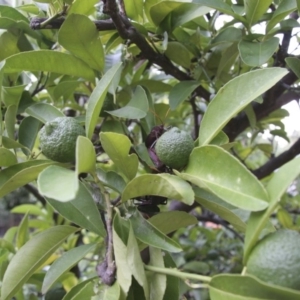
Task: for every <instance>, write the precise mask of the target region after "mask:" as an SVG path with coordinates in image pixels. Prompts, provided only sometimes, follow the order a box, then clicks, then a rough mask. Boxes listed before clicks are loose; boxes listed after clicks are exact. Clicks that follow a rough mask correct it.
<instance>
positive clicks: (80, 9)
mask: <svg viewBox="0 0 300 300" xmlns="http://www.w3.org/2000/svg"><path fill="white" fill-rule="evenodd" d="M97 3H98V0H89V1H80V0H75V1H73V3H72V5H71V7H70V10H69V11H68V13H69V14H82V15H87V16H89V15H90V14H92V13H93V12H94V11H95V5H96V4H97Z"/></svg>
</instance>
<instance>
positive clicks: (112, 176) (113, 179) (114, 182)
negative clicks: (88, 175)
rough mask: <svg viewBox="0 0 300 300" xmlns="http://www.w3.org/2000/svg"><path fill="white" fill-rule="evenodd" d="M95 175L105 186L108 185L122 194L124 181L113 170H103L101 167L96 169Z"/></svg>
mask: <svg viewBox="0 0 300 300" xmlns="http://www.w3.org/2000/svg"><path fill="white" fill-rule="evenodd" d="M97 176H98V178H99V179H100V181H101V182H102V183H103V184H104V185H105V186H108V187H109V188H111V189H113V190H115V191H116V192H118V193H119V194H122V192H123V190H124V188H125V186H126V182H125V180H124V179H123V177H122V176H121V175H119V174H118V173H116V172H113V171H108V172H105V171H103V170H102V169H97Z"/></svg>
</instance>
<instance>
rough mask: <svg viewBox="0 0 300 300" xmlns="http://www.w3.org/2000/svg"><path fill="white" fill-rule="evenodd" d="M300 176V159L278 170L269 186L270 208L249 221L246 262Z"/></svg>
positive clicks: (245, 249) (253, 214)
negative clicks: (273, 215) (283, 199)
mask: <svg viewBox="0 0 300 300" xmlns="http://www.w3.org/2000/svg"><path fill="white" fill-rule="evenodd" d="M299 174H300V157H297V158H294V159H293V160H291V161H290V162H288V163H286V164H285V165H283V166H282V167H281V168H280V169H278V170H277V171H276V172H275V173H274V175H273V177H272V178H271V179H270V181H269V182H268V185H267V191H268V194H269V197H270V204H269V207H268V208H267V209H266V210H264V211H261V212H256V213H252V214H251V215H250V218H249V220H248V224H247V230H246V237H245V246H244V262H246V261H247V259H248V256H249V254H250V253H251V250H252V249H253V247H254V246H255V244H256V242H257V241H258V239H259V237H260V234H261V232H262V230H263V229H264V228H265V227H266V226H267V224H268V220H269V218H270V216H271V214H272V213H273V212H274V211H275V209H276V208H277V205H278V203H279V201H280V198H281V197H282V195H283V193H284V192H285V191H286V190H287V188H288V187H289V186H290V184H291V183H292V182H293V180H295V178H296V177H297V176H299Z"/></svg>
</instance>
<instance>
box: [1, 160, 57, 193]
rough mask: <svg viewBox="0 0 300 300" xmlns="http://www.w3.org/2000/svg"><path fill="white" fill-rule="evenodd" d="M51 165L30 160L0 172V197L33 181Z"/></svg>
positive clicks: (51, 163) (42, 161)
mask: <svg viewBox="0 0 300 300" xmlns="http://www.w3.org/2000/svg"><path fill="white" fill-rule="evenodd" d="M53 164H55V163H54V162H51V161H49V160H31V161H27V162H23V163H19V164H17V165H13V166H10V167H8V168H6V169H4V170H1V171H0V197H3V196H5V195H6V194H8V193H10V192H12V191H14V190H15V189H17V188H19V187H21V186H23V185H25V184H27V183H29V182H31V181H33V180H35V179H36V178H37V176H38V175H39V173H40V172H41V171H42V170H44V169H45V168H47V167H48V166H50V165H53Z"/></svg>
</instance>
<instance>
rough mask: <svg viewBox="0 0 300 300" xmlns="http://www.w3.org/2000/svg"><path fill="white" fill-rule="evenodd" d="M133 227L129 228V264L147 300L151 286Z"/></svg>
mask: <svg viewBox="0 0 300 300" xmlns="http://www.w3.org/2000/svg"><path fill="white" fill-rule="evenodd" d="M134 234H135V233H134V232H133V229H132V226H130V227H129V235H128V242H127V263H128V266H129V268H130V270H131V273H132V275H133V277H134V278H135V280H136V281H137V282H138V283H139V285H140V286H142V287H143V290H144V295H145V298H146V300H148V299H150V298H149V286H148V281H147V277H146V273H145V269H144V265H143V261H142V258H141V256H140V250H139V247H138V243H137V240H136V238H135V235H134Z"/></svg>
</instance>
